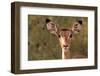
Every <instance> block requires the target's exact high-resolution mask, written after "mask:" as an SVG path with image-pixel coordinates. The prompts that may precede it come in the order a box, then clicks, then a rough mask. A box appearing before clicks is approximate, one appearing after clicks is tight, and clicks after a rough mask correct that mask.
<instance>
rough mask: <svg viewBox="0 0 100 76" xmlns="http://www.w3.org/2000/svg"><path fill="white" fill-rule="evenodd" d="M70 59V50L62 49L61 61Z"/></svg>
mask: <svg viewBox="0 0 100 76" xmlns="http://www.w3.org/2000/svg"><path fill="white" fill-rule="evenodd" d="M69 58H70V50H69V48H68V49H64V48H62V59H69Z"/></svg>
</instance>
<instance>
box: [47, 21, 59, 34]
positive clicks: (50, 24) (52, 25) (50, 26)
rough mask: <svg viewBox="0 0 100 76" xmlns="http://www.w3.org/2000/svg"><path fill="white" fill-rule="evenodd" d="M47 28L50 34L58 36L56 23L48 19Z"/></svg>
mask: <svg viewBox="0 0 100 76" xmlns="http://www.w3.org/2000/svg"><path fill="white" fill-rule="evenodd" d="M46 27H47V30H48V31H49V32H50V33H52V34H55V35H57V32H58V27H57V24H56V23H54V22H52V21H51V20H50V19H46Z"/></svg>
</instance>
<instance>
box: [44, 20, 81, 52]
mask: <svg viewBox="0 0 100 76" xmlns="http://www.w3.org/2000/svg"><path fill="white" fill-rule="evenodd" d="M81 24H82V21H76V22H75V23H74V24H73V25H72V27H71V28H69V29H67V28H58V25H57V24H56V23H54V22H52V21H51V20H50V19H46V25H47V30H49V31H50V33H52V34H54V35H56V36H57V37H58V38H59V41H60V45H61V48H62V49H64V50H67V49H69V47H70V44H71V40H72V37H73V34H76V33H78V32H80V30H81Z"/></svg>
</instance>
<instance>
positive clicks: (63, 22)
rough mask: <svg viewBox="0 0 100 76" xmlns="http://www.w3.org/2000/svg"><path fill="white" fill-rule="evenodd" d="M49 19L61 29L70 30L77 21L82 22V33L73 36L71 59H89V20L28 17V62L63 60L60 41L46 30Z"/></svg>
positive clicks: (66, 17)
mask: <svg viewBox="0 0 100 76" xmlns="http://www.w3.org/2000/svg"><path fill="white" fill-rule="evenodd" d="M47 18H49V19H51V20H52V21H54V22H55V23H57V24H59V27H60V28H62V27H64V28H69V27H71V25H72V24H73V23H74V22H75V21H76V20H80V19H81V20H82V21H83V25H82V29H81V32H80V33H78V34H75V35H74V36H73V40H72V43H71V47H70V51H71V59H74V58H87V57H88V18H87V17H71V16H70V17H69V16H43V15H28V60H51V59H61V57H62V56H61V55H62V51H61V47H60V44H59V40H58V39H57V37H56V36H55V35H52V34H51V33H50V32H49V31H48V30H47V29H46V23H45V21H46V19H47Z"/></svg>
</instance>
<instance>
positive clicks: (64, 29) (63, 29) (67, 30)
mask: <svg viewBox="0 0 100 76" xmlns="http://www.w3.org/2000/svg"><path fill="white" fill-rule="evenodd" d="M61 31H70V30H69V29H61Z"/></svg>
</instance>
